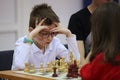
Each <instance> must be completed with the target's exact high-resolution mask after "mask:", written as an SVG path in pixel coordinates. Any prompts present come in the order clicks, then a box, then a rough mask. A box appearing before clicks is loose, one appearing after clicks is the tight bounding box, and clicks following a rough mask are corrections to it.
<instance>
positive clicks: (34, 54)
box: [12, 35, 80, 70]
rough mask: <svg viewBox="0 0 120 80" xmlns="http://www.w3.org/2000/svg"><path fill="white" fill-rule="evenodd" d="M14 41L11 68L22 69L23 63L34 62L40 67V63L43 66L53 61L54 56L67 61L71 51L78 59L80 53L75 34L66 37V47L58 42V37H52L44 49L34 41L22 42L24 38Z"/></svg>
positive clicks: (36, 66)
mask: <svg viewBox="0 0 120 80" xmlns="http://www.w3.org/2000/svg"><path fill="white" fill-rule="evenodd" d="M25 37H26V36H24V37H22V38H20V39H18V40H17V41H16V48H15V50H14V55H13V64H12V70H18V69H24V65H25V63H30V64H34V66H35V68H40V64H41V63H42V64H43V65H44V67H45V66H46V64H47V63H50V62H52V61H55V59H56V57H58V58H60V57H64V58H65V61H66V62H69V53H70V52H72V53H73V57H74V59H77V60H80V53H79V51H78V46H77V42H76V36H75V35H73V37H69V38H66V41H67V43H68V49H66V48H65V46H64V45H63V44H62V43H61V42H60V40H59V38H57V37H54V38H53V40H52V41H51V43H50V44H49V46H48V47H47V48H46V51H45V52H44V54H43V51H42V50H41V49H39V48H38V47H37V46H36V45H35V44H34V43H33V44H32V45H27V44H25V43H24V38H25Z"/></svg>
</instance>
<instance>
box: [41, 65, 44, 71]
mask: <svg viewBox="0 0 120 80" xmlns="http://www.w3.org/2000/svg"><path fill="white" fill-rule="evenodd" d="M40 72H41V73H44V69H43V64H40Z"/></svg>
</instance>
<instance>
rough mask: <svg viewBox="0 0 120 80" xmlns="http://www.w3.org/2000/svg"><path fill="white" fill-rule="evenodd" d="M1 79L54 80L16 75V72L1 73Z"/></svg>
mask: <svg viewBox="0 0 120 80" xmlns="http://www.w3.org/2000/svg"><path fill="white" fill-rule="evenodd" d="M0 78H6V79H11V80H53V79H49V78H45V77H38V76H31V75H26V74H19V73H15V72H14V71H11V70H8V71H0Z"/></svg>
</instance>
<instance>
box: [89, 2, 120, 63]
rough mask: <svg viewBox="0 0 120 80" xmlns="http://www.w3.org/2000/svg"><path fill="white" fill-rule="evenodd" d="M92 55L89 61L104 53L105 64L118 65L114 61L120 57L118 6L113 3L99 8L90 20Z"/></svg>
mask: <svg viewBox="0 0 120 80" xmlns="http://www.w3.org/2000/svg"><path fill="white" fill-rule="evenodd" d="M91 25H92V26H91V32H92V48H91V49H92V55H91V57H90V61H92V60H93V59H94V57H95V56H96V55H97V54H99V53H100V52H104V59H105V62H111V63H112V64H118V63H120V59H119V60H115V58H116V56H117V55H120V6H119V5H118V4H117V3H115V2H109V3H105V4H103V5H101V6H99V7H98V8H97V9H96V10H95V12H94V13H93V15H92V18H91Z"/></svg>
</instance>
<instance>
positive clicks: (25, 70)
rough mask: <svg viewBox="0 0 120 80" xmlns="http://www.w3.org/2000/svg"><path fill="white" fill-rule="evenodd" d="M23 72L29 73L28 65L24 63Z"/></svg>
mask: <svg viewBox="0 0 120 80" xmlns="http://www.w3.org/2000/svg"><path fill="white" fill-rule="evenodd" d="M24 72H29V64H28V63H25V68H24Z"/></svg>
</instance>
